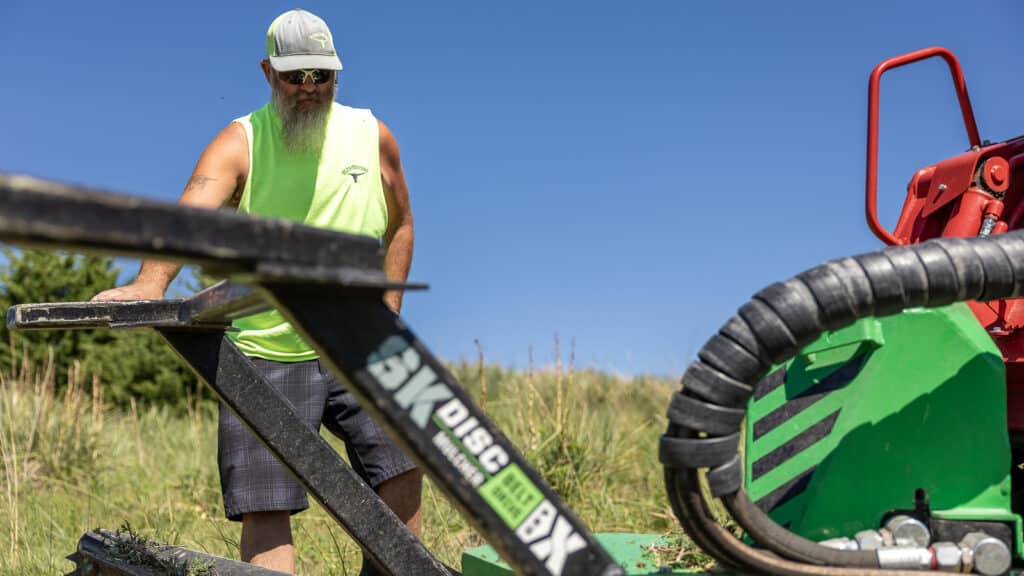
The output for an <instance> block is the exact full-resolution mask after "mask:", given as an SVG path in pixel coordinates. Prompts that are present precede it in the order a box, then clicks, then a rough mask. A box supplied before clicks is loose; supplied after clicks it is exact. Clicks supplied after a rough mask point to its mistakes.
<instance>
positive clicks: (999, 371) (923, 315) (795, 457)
mask: <svg viewBox="0 0 1024 576" xmlns="http://www.w3.org/2000/svg"><path fill="white" fill-rule="evenodd" d="M782 368H784V370H785V372H784V374H785V379H784V381H782V380H780V379H779V378H778V375H779V374H783V372H780V373H779V374H776V375H775V382H776V383H777V384H778V386H777V387H776V388H774V389H773V390H771V391H770V392H767V393H762V394H760V395H756V396H755V398H754V399H753V400H752V401H751V404H750V408H749V412H748V415H747V423H746V428H745V450H746V487H747V491H748V492H749V494H750V496H751V498H752V499H753V500H754V501H755V502H759V503H760V504H761V505H762V506H764V507H766V508H770V510H771V511H770V514H771V516H772V517H773V518H774V519H775V520H776V521H777V522H779V523H780V524H783V525H788V526H789V528H790V529H791V530H793V531H794V532H796V533H798V534H801V535H803V536H806V537H808V538H811V539H814V540H823V539H826V538H832V537H836V536H852V535H853V534H854V533H855V532H857V531H859V530H863V529H867V528H878V526H879V523H880V522H881V520H882V518H883V516H884V515H885V514H886V513H888V512H891V511H893V510H896V509H911V508H912V507H913V495H914V490H915V488H919V487H920V488H925V489H926V490H927V491H928V494H929V496H930V499H931V506H932V509H933V511H935V515H936V516H940V517H943V518H948V519H972V520H991V521H1008V522H1011V523H1013V524H1014V525H1017V526H1019V521H1018V519H1017V517H1016V515H1014V514H1012V513H1011V511H1010V445H1009V439H1008V436H1007V427H1006V381H1005V371H1004V366H1003V362H1002V358H1001V356H1000V354H999V351H998V349H997V348H996V346H995V344H994V343H993V342H992V339H991V338H990V337H989V336H988V334H986V333H985V331H984V330H983V329H982V327H981V326H980V325H979V324H978V321H977V320H976V318H975V317H974V315H973V314H972V313H971V312H970V309H969V308H968V307H967V306H966V305H963V304H957V305H953V306H948V307H944V308H937V309H928V310H925V309H914V310H909V311H906V312H904V313H902V314H899V315H896V316H891V317H887V318H880V319H866V320H862V321H860V322H858V323H856V324H854V325H853V326H850V327H848V328H845V329H843V330H839V331H836V332H834V333H830V334H827V335H825V336H823V337H822V338H820V339H819V340H817V341H815V342H814V343H812V344H810V345H809V346H807V347H805V348H804V350H803V351H802V353H801V354H800V355H798V356H797V357H796V358H794V359H793V360H791V361H790V362H789V363H787V364H786V365H785V366H784V367H782ZM769 381H772V377H771V376H770V377H769V378H767V379H766V382H769ZM1017 538H1018V553H1019V551H1020V549H1021V547H1020V545H1019V539H1020V530H1019V529H1018V530H1017Z"/></svg>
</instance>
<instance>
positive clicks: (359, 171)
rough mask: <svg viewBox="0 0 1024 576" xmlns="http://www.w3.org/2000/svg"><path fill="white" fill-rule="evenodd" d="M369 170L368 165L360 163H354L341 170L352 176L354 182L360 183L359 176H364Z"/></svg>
mask: <svg viewBox="0 0 1024 576" xmlns="http://www.w3.org/2000/svg"><path fill="white" fill-rule="evenodd" d="M367 172H369V170H367V169H366V167H364V166H360V165H358V164H353V165H351V166H349V167H348V168H345V169H344V170H342V171H341V173H342V174H345V175H346V176H351V177H352V182H353V183H354V184H358V183H359V177H360V176H362V175H363V174H366V173H367Z"/></svg>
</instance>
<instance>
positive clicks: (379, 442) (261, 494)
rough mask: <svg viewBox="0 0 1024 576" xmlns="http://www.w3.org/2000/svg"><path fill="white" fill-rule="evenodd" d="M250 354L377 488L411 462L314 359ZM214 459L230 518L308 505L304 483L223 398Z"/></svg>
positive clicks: (303, 415)
mask: <svg viewBox="0 0 1024 576" xmlns="http://www.w3.org/2000/svg"><path fill="white" fill-rule="evenodd" d="M250 360H252V362H253V363H254V364H255V365H256V368H257V369H258V370H259V372H260V373H261V374H263V377H264V378H265V379H266V380H267V381H268V382H269V383H270V385H271V386H273V387H274V388H276V389H277V390H278V391H279V392H281V393H282V394H284V396H285V397H286V398H287V399H288V401H289V402H291V404H292V407H294V408H295V412H296V413H297V414H298V416H299V418H301V419H302V421H303V422H305V423H306V425H308V426H309V427H310V428H312V429H314V430H319V429H320V425H321V424H323V425H324V426H325V427H327V429H328V430H330V431H331V433H333V434H334V435H335V436H337V437H338V438H340V439H342V440H343V441H344V442H345V451H346V452H348V456H349V462H350V463H351V464H352V468H353V469H354V470H355V471H356V473H358V474H359V476H361V477H362V478H363V480H365V481H366V483H367V484H369V485H370V486H372V487H374V488H376V487H377V486H379V485H381V484H382V483H383V482H384V481H385V480H389V479H391V478H394V477H395V476H398V475H399V474H402V473H405V472H408V471H409V470H412V469H413V468H415V467H416V465H415V464H414V463H413V462H412V460H410V459H409V458H408V457H406V455H405V454H404V453H403V452H402V451H401V450H400V449H399V448H398V447H397V446H395V445H394V444H393V443H392V442H391V440H390V439H389V438H388V437H387V436H386V435H385V434H384V431H383V430H381V429H380V427H379V426H377V423H376V422H374V421H373V419H372V418H370V416H369V415H368V414H366V413H365V412H364V411H363V410H362V408H360V406H359V404H358V403H357V402H356V399H355V398H354V397H353V396H352V394H350V393H349V392H348V391H347V390H345V389H343V388H342V387H341V385H340V384H339V383H338V381H337V379H335V378H334V375H333V374H331V372H330V370H328V369H327V368H326V367H324V366H322V365H321V364H320V361H319V360H308V361H306V362H274V361H271V360H264V359H262V358H250ZM217 463H218V465H219V468H220V485H221V493H222V494H223V496H224V513H225V514H226V515H227V517H228V519H230V520H241V519H242V514H246V513H249V512H271V511H280V510H289V511H291V513H292V514H295V513H297V512H301V511H303V510H305V509H306V508H308V507H309V501H308V500H307V498H306V489H305V488H304V487H303V486H302V485H301V484H299V482H298V481H297V480H296V479H295V477H294V476H292V474H291V472H289V471H288V469H287V468H285V466H284V465H283V464H281V463H280V462H279V461H278V460H277V457H275V456H274V455H273V454H272V453H271V452H270V451H269V450H267V448H266V447H265V446H263V444H262V443H261V442H260V441H259V440H258V439H257V438H256V437H255V436H254V435H253V434H252V432H250V431H249V429H248V428H246V427H245V424H242V422H241V421H240V420H239V419H238V417H236V416H235V415H234V414H233V413H232V412H231V411H230V410H228V409H227V407H226V406H224V404H223V403H222V404H221V406H220V422H219V426H218V431H217Z"/></svg>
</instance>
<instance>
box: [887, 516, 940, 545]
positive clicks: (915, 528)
mask: <svg viewBox="0 0 1024 576" xmlns="http://www.w3.org/2000/svg"><path fill="white" fill-rule="evenodd" d="M885 527H886V529H888V530H889V531H890V532H892V536H893V539H895V540H896V545H897V546H907V547H919V548H927V547H928V544H929V543H931V539H932V535H931V533H930V532H928V527H927V526H925V525H924V523H923V522H921V521H920V520H918V519H917V518H911V517H910V516H905V515H902V514H900V515H898V516H893V517H892V518H890V519H889V521H888V522H886V523H885Z"/></svg>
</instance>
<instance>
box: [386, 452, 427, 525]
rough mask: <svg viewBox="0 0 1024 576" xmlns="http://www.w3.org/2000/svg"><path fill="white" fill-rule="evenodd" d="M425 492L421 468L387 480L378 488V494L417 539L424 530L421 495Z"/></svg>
mask: <svg viewBox="0 0 1024 576" xmlns="http://www.w3.org/2000/svg"><path fill="white" fill-rule="evenodd" d="M422 492H423V472H420V470H419V468H416V469H415V470H410V471H408V472H404V473H402V474H399V475H398V476H395V477H394V478H391V479H390V480H385V481H384V482H383V483H382V484H381V485H380V486H377V494H378V495H379V496H380V499H381V500H383V501H384V503H385V504H387V505H388V506H390V507H391V509H392V510H394V511H395V514H397V515H398V517H399V518H401V520H402V522H405V525H406V526H408V527H409V530H411V531H412V533H413V534H415V535H416V536H417V537H419V536H420V532H421V531H422V528H423V513H422V508H421V505H420V502H421V497H420V494H421V493H422Z"/></svg>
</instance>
